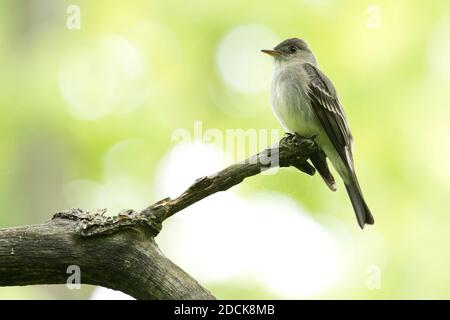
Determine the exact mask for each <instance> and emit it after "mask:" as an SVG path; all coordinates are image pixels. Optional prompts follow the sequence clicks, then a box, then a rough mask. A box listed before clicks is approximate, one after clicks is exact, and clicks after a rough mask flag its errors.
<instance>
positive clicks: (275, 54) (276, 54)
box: [261, 49, 283, 57]
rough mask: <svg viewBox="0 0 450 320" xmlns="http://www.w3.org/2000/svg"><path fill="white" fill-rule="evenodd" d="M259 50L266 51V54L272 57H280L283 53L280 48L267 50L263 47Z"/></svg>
mask: <svg viewBox="0 0 450 320" xmlns="http://www.w3.org/2000/svg"><path fill="white" fill-rule="evenodd" d="M261 52H264V53H267V54H268V55H270V56H272V57H280V56H282V55H283V52H282V51H280V50H267V49H263V50H261Z"/></svg>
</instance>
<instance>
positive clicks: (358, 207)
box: [345, 174, 375, 229]
mask: <svg viewBox="0 0 450 320" xmlns="http://www.w3.org/2000/svg"><path fill="white" fill-rule="evenodd" d="M345 188H346V189H347V193H348V196H349V198H350V200H351V202H352V206H353V209H354V210H355V213H356V218H357V219H358V224H359V226H360V227H361V229H364V225H365V224H374V222H375V221H374V219H373V217H372V214H371V213H370V210H369V207H368V206H367V204H366V201H365V200H364V197H363V195H362V192H361V188H360V186H359V183H358V180H357V179H356V175H355V174H353V177H352V179H351V181H349V182H347V183H345Z"/></svg>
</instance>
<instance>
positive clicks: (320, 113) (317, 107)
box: [303, 63, 353, 167]
mask: <svg viewBox="0 0 450 320" xmlns="http://www.w3.org/2000/svg"><path fill="white" fill-rule="evenodd" d="M303 66H304V68H305V70H306V72H307V73H308V75H309V78H310V82H309V85H308V90H307V94H308V97H309V99H310V102H311V105H312V107H313V109H314V112H315V114H316V116H317V118H318V119H319V121H320V123H321V124H322V127H323V128H324V130H325V132H326V134H327V135H328V137H329V139H330V141H331V143H332V144H333V146H334V148H335V149H336V151H337V152H338V153H339V155H340V156H341V158H342V160H343V161H344V163H345V164H347V165H350V167H353V159H352V152H351V145H352V142H353V138H352V134H351V132H350V128H349V126H348V123H347V118H346V116H345V113H344V110H343V109H342V106H341V104H340V103H339V99H338V97H337V94H336V89H335V88H334V86H333V84H332V83H331V81H330V80H329V79H328V78H327V76H326V75H325V74H323V73H322V72H321V71H320V70H319V69H318V68H316V67H314V66H313V65H311V64H309V63H305V64H304V65H303Z"/></svg>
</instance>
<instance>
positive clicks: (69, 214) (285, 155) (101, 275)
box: [0, 135, 318, 299]
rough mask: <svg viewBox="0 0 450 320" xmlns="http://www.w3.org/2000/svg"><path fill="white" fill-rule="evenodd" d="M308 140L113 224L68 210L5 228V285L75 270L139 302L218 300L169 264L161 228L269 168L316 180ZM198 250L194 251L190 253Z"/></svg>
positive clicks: (290, 140)
mask: <svg viewBox="0 0 450 320" xmlns="http://www.w3.org/2000/svg"><path fill="white" fill-rule="evenodd" d="M316 152H318V149H317V147H316V145H315V143H314V142H313V141H311V140H308V139H304V138H300V137H298V136H295V135H286V136H285V137H284V138H283V139H282V140H281V141H280V143H279V144H277V145H276V146H273V147H271V148H268V149H266V150H264V151H262V152H260V153H258V154H256V155H254V156H252V157H250V158H248V159H246V160H244V161H242V162H240V163H238V164H234V165H231V166H229V167H227V168H225V169H223V170H221V171H220V172H217V173H215V174H213V175H210V176H206V177H203V178H200V179H197V180H196V181H195V182H194V184H193V185H191V186H190V187H189V188H188V189H187V190H186V191H185V192H184V193H182V194H181V195H180V196H179V197H177V198H175V199H170V198H166V199H163V200H161V201H158V202H156V203H155V204H153V205H151V206H149V207H147V208H145V209H144V210H142V211H140V212H135V211H133V210H126V211H122V212H121V213H119V214H118V215H117V216H114V217H105V216H104V215H103V214H104V211H99V212H95V213H89V212H84V211H82V210H81V209H70V210H66V211H63V212H59V213H56V214H55V215H54V216H53V218H52V219H51V220H50V221H48V222H45V223H43V224H39V225H31V226H23V227H16V228H8V229H0V286H15V285H32V284H64V283H66V281H67V278H68V276H69V275H70V274H68V273H67V268H68V267H69V266H71V265H76V266H78V267H80V271H81V282H82V283H85V284H93V285H101V286H104V287H107V288H112V289H115V290H120V291H122V292H124V293H127V294H129V295H131V296H133V297H135V298H137V299H214V296H213V295H212V294H211V293H210V292H209V291H207V290H206V289H205V288H203V287H202V286H201V285H200V284H199V283H198V282H197V281H196V280H194V279H193V278H192V277H191V276H189V275H188V274H187V273H185V272H184V271H182V270H181V269H180V268H179V267H178V266H176V265H175V264H174V263H172V262H171V261H170V260H169V259H167V258H166V257H165V256H164V255H163V254H162V253H161V251H160V250H159V248H158V245H157V244H156V242H155V240H154V238H155V237H156V236H157V235H158V233H159V232H160V230H161V225H162V223H163V221H164V220H165V219H167V218H169V217H170V216H172V215H174V214H175V213H177V212H178V211H180V210H182V209H184V208H186V207H188V206H190V205H192V204H194V203H195V202H198V201H200V200H202V199H204V198H205V197H208V196H209V195H211V194H214V193H216V192H219V191H225V190H227V189H229V188H231V187H232V186H234V185H236V184H239V183H240V182H242V181H243V180H244V179H245V178H247V177H250V176H253V175H256V174H258V173H260V172H262V171H263V170H266V169H268V168H270V167H274V166H279V167H288V166H293V167H296V168H297V169H299V170H301V171H303V172H305V173H307V174H309V175H313V174H314V173H315V169H314V167H313V166H311V165H310V164H309V163H308V162H307V160H308V158H309V157H310V156H311V155H313V154H315V153H316ZM193 250H195V248H193Z"/></svg>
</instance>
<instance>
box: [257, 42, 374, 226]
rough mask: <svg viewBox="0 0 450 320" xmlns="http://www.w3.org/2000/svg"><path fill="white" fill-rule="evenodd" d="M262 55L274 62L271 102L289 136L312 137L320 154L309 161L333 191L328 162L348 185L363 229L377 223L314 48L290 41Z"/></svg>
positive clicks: (339, 109) (339, 108)
mask: <svg viewBox="0 0 450 320" xmlns="http://www.w3.org/2000/svg"><path fill="white" fill-rule="evenodd" d="M261 51H262V52H264V53H266V54H268V55H270V56H272V57H273V58H274V67H273V74H272V80H271V84H270V101H271V105H272V110H273V112H274V114H275V116H276V118H277V119H278V121H279V122H280V123H281V125H282V126H283V127H284V129H285V130H286V131H287V132H289V133H291V134H297V135H299V136H301V137H305V138H310V139H312V140H313V141H314V142H315V143H316V145H318V147H319V148H320V150H321V151H320V152H319V153H317V154H316V155H315V156H314V157H312V158H310V159H311V162H312V163H313V165H315V166H316V169H318V171H319V173H320V175H321V176H322V178H323V179H324V181H325V182H326V184H327V185H328V187H329V188H330V189H331V190H332V191H335V190H336V186H335V182H334V178H333V176H332V175H331V173H330V172H329V169H328V166H327V162H326V158H328V159H329V160H330V162H331V163H332V165H333V167H334V168H335V169H336V171H337V173H338V174H339V176H340V177H341V178H342V180H343V182H344V185H345V188H346V190H347V193H348V196H349V198H350V201H351V203H352V206H353V209H354V211H355V214H356V218H357V221H358V224H359V226H360V227H361V229H364V226H365V225H366V224H369V225H371V224H374V218H373V216H372V214H371V212H370V210H369V207H368V206H367V203H366V201H365V199H364V197H363V194H362V191H361V187H360V185H359V182H358V179H357V177H356V173H355V168H354V163H353V154H352V144H353V136H352V133H351V131H350V127H349V124H348V121H347V116H346V114H345V112H344V109H343V107H342V104H341V102H340V101H339V98H338V95H337V92H336V89H335V87H334V85H333V83H332V82H331V80H330V79H329V78H328V77H327V76H326V75H325V74H324V73H323V72H322V71H321V70H320V69H319V67H318V64H317V60H316V58H315V56H314V54H313V52H312V51H311V49H310V47H309V46H308V44H307V43H306V41H305V40H303V39H299V38H290V39H287V40H284V41H282V42H281V43H279V44H278V45H277V46H275V47H274V48H273V49H270V50H269V49H263V50H261Z"/></svg>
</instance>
